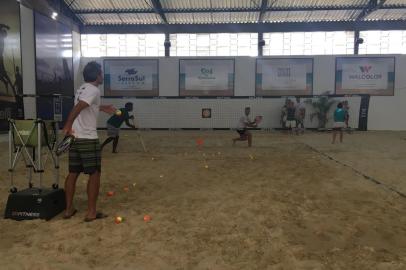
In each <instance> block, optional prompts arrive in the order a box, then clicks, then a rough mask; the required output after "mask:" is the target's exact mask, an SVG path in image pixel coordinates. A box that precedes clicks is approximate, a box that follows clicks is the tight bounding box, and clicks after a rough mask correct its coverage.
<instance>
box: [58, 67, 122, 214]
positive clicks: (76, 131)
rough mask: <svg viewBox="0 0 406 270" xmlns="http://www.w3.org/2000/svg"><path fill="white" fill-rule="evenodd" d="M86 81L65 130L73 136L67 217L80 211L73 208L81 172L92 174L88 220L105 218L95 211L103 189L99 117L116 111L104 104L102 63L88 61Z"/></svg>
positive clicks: (76, 95)
mask: <svg viewBox="0 0 406 270" xmlns="http://www.w3.org/2000/svg"><path fill="white" fill-rule="evenodd" d="M83 77H84V81H85V84H83V85H82V86H81V87H80V88H79V89H78V90H77V91H76V94H75V106H74V107H73V109H72V111H71V112H70V114H69V116H68V119H67V120H66V123H65V126H64V128H63V132H64V134H65V135H73V136H74V137H75V140H74V141H73V143H72V145H71V147H70V149H69V174H68V176H67V177H66V180H65V193H66V195H65V196H66V210H65V215H64V218H70V217H72V216H73V215H74V214H75V213H76V212H77V210H76V209H75V208H74V207H73V196H74V194H75V187H76V181H77V179H78V177H79V174H80V173H81V172H83V173H85V174H88V175H89V181H88V183H87V196H88V206H87V213H86V217H85V221H86V222H89V221H93V220H95V219H99V218H104V217H106V215H105V214H103V213H102V212H97V211H96V202H97V197H98V195H99V188H100V174H101V155H100V144H99V139H98V136H97V117H98V115H99V111H103V112H105V113H108V114H113V113H114V112H115V108H114V107H113V106H111V105H101V99H100V90H99V88H98V86H99V85H101V84H103V74H102V69H101V66H100V64H98V63H96V62H89V63H87V64H86V66H85V68H84V69H83Z"/></svg>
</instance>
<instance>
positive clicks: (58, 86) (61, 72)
mask: <svg viewBox="0 0 406 270" xmlns="http://www.w3.org/2000/svg"><path fill="white" fill-rule="evenodd" d="M34 16H35V25H34V26H35V27H34V29H35V44H36V48H35V55H36V61H35V65H36V66H35V68H36V90H37V95H38V96H39V98H37V116H38V117H39V118H42V119H46V120H52V119H54V106H53V102H54V98H53V97H52V95H54V94H55V95H58V96H61V97H62V99H63V103H62V119H63V120H65V119H66V118H67V116H68V114H69V112H70V110H71V109H72V107H73V98H72V97H73V95H74V84H73V68H72V66H73V62H72V61H73V60H72V30H71V28H70V27H69V26H67V25H65V24H63V23H60V22H58V21H56V20H53V19H51V18H49V17H47V16H44V15H42V14H40V13H38V12H36V13H35V15H34Z"/></svg>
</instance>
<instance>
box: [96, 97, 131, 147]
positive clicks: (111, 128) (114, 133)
mask: <svg viewBox="0 0 406 270" xmlns="http://www.w3.org/2000/svg"><path fill="white" fill-rule="evenodd" d="M132 110H133V104H132V103H131V102H128V103H126V104H125V106H124V108H120V109H119V110H117V111H116V113H115V114H114V115H113V116H111V117H110V118H109V120H107V136H108V138H107V139H106V140H105V141H104V142H103V144H102V145H101V148H102V150H103V148H104V146H106V145H107V144H108V143H110V142H111V141H113V153H117V145H118V139H119V138H120V127H121V125H122V124H123V122H125V124H126V125H127V126H128V127H131V128H135V126H134V125H132V124H131V123H130V122H129V120H130V119H134V116H133V115H131V116H130V115H129V112H132Z"/></svg>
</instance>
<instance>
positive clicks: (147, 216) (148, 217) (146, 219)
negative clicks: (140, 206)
mask: <svg viewBox="0 0 406 270" xmlns="http://www.w3.org/2000/svg"><path fill="white" fill-rule="evenodd" d="M151 219H152V218H151V216H150V215H145V216H144V221H145V222H150V221H151Z"/></svg>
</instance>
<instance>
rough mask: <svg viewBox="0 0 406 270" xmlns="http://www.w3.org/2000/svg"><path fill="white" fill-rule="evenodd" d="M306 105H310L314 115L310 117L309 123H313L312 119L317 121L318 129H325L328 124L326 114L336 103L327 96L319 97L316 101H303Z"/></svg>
mask: <svg viewBox="0 0 406 270" xmlns="http://www.w3.org/2000/svg"><path fill="white" fill-rule="evenodd" d="M305 102H306V103H307V104H310V105H312V107H313V109H314V113H312V114H311V115H310V121H313V118H314V117H317V119H318V120H319V129H324V128H326V124H327V122H328V119H329V117H328V113H329V111H330V109H331V106H333V104H334V103H336V101H334V100H330V99H329V97H328V96H320V97H318V98H317V100H312V99H308V100H306V101H305Z"/></svg>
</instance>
